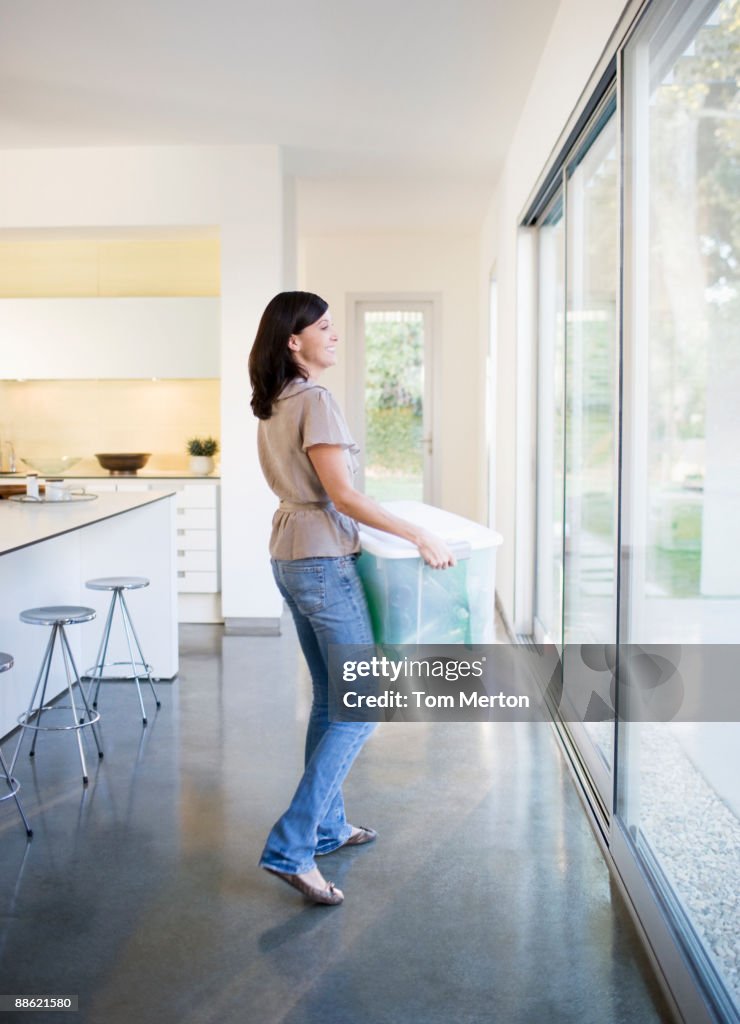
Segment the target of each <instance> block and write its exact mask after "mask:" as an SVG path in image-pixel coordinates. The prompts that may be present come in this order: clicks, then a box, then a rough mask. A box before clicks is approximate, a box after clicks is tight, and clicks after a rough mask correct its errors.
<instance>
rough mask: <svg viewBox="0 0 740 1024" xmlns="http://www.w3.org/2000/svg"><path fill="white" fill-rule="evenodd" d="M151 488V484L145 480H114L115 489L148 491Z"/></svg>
mask: <svg viewBox="0 0 740 1024" xmlns="http://www.w3.org/2000/svg"><path fill="white" fill-rule="evenodd" d="M151 489H152V485H151V484H149V483H147V482H146V481H145V480H118V481H117V482H116V490H117V491H150V490H151Z"/></svg>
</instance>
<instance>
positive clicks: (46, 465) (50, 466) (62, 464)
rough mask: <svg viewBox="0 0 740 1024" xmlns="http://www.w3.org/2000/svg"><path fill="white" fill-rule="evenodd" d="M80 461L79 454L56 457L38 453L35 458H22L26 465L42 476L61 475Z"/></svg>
mask: <svg viewBox="0 0 740 1024" xmlns="http://www.w3.org/2000/svg"><path fill="white" fill-rule="evenodd" d="M81 461H82V456H81V455H62V456H60V457H57V458H52V457H51V456H44V455H40V456H39V457H38V458H37V459H36V458H34V459H26V458H24V459H23V462H25V464H26V465H27V466H30V467H31V469H33V470H35V471H36V472H37V473H41V475H42V476H62V475H63V474H64V473H68V472H69V470H70V469H71V468H72V466H76V465H77V463H78V462H81Z"/></svg>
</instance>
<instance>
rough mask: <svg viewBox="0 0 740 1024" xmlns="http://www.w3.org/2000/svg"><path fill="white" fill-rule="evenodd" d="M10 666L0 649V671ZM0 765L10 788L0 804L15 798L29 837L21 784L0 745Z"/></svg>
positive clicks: (30, 831)
mask: <svg viewBox="0 0 740 1024" xmlns="http://www.w3.org/2000/svg"><path fill="white" fill-rule="evenodd" d="M12 667H13V659H12V658H11V656H10V655H9V654H3V652H2V651H0V673H2V672H7V671H8V669H11V668H12ZM0 767H1V768H2V771H3V775H4V776H5V780H6V782H7V783H8V789H9V790H10V792H9V793H6V794H5V796H0V804H1V803H2V802H3V800H10V799H13V800H15V803H16V807H17V808H18V810H19V812H20V815H21V818H23V824H24V825H25V826H26V835H27V836H28V837H29V838H30V837H31V836H32V835H33V832H32V830H31V826H30V825H29V824H28V819H27V818H26V816H25V814H24V813H23V808H22V807H21V802H20V800H19V799H18V790H19V789H20V788H21V784H20V782H19V781H18V779H14V778H13V776H12V775H11V774H10V769H9V768H8V766H7V764H6V763H5V758H4V757H3V751H2V747H0Z"/></svg>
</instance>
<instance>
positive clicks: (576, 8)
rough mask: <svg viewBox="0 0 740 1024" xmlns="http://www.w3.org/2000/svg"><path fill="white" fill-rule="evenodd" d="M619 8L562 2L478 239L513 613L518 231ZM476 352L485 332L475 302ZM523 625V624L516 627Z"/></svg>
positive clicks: (499, 515) (506, 602)
mask: <svg viewBox="0 0 740 1024" xmlns="http://www.w3.org/2000/svg"><path fill="white" fill-rule="evenodd" d="M624 7H625V3H624V0H601V2H600V3H598V4H595V3H585V2H584V0H563V2H562V3H561V5H560V9H559V10H558V13H557V16H556V18H555V21H554V23H553V27H552V31H551V33H550V36H549V39H548V42H547V44H546V46H545V50H544V52H543V56H542V59H541V60H540V63H539V65H538V68H537V72H536V74H535V76H534V78H533V81H532V87H531V90H530V92H529V95H528V97H527V101H526V103H525V105H524V109H523V111H522V115H521V117H520V119H519V122H518V125H517V129H516V132H515V134H514V138H513V140H512V143H511V146H510V148H509V152H508V155H507V158H506V161H505V164H504V169H503V171H502V174H501V177H500V179H499V182H498V186H497V188H496V190H495V193H494V195H493V196H492V199H491V204H490V207H489V210H488V212H487V215H486V218H485V220H484V223H483V226H482V229H481V235H480V254H479V257H480V261H479V282H480V288H481V295H483V294H484V288H487V282H488V279H489V275H490V271H491V268H492V267H493V266H494V265H495V267H496V276H497V280H498V285H499V288H498V297H499V298H498V359H497V388H496V438H497V442H496V528H497V529H498V530H499V531H500V532H501V533H502V534H503V536H504V544H503V547H502V548H501V550H500V553H499V556H498V560H497V569H496V576H497V578H496V589H497V591H498V594H499V598H500V600H501V603H502V606H503V609H504V612H505V614H506V615H507V616H508V618H509V620H510V621H512V622H513V619H514V615H513V611H514V572H515V560H514V538H515V531H516V527H517V519H516V505H515V502H516V460H515V456H516V448H515V436H516V386H517V381H516V337H517V317H516V296H517V275H516V268H517V226H518V222H519V217H520V216H521V214H522V212H523V209H524V206H525V203H526V201H527V199H528V197H529V195H530V193H531V191H532V189H533V188H534V186H535V184H536V182H537V179H538V178H539V176H540V173H541V172H542V170H543V169H544V167H545V164H546V163H547V160H548V157H549V156H550V154H551V152H552V150H553V148H554V146H555V144H556V143H557V141H558V137H559V135H560V133H561V131H562V130H563V128H564V127H565V125H566V123H567V121H568V118H569V117H570V115H571V113H572V112H573V110H574V109H575V107H576V106H577V103H578V99H579V96H580V94H581V92H582V91H583V89H584V88H585V86H586V84H587V82H588V80H589V77H590V75H591V73H592V71H593V70H594V68H595V67H596V65H597V63H598V61H599V58H600V56H601V54H602V52H603V50H604V49H605V47H606V44H607V42H608V40H609V37H610V36H611V34H612V32H613V30H614V28H615V27H616V25H617V23H618V22H619V19H620V16H621V14H622V11H623V9H624ZM480 330H481V333H482V335H483V338H482V340H481V349H482V350H483V347H484V345H485V336H486V335H487V333H488V324H487V312H486V310H485V309H484V308H483V305H481V311H480ZM515 626H516V627H517V628H526V626H527V624H526V623H515Z"/></svg>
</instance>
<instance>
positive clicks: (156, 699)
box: [121, 594, 162, 708]
mask: <svg viewBox="0 0 740 1024" xmlns="http://www.w3.org/2000/svg"><path fill="white" fill-rule="evenodd" d="M121 605H122V607H123V610H124V611H125V612H126V618H127V619H128V622H129V625H130V626H131V632H132V634H133V637H134V641H135V642H136V648H137V650H138V652H139V657H140V658H141V664H142V665H143V666H144V669H145V671H146V677H147V680H148V682H149V686H150V687H151V691H152V696H153V697H154V702H155V704H156V705H157V707H158V708H161V707H162V703H161V701H160V700H159V697H157V691H156V690H155V689H154V683H153V682H152V673H151V672H150V670H149V665H148V664H147V660H146V658H145V657H144V652H143V651H142V649H141V644H140V643H139V637H138V636H137V635H136V630H135V628H134V620H133V619H132V618H131V613H130V612H129V610H128V604H127V603H126V599H125V597H124V596H123V594H121Z"/></svg>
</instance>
